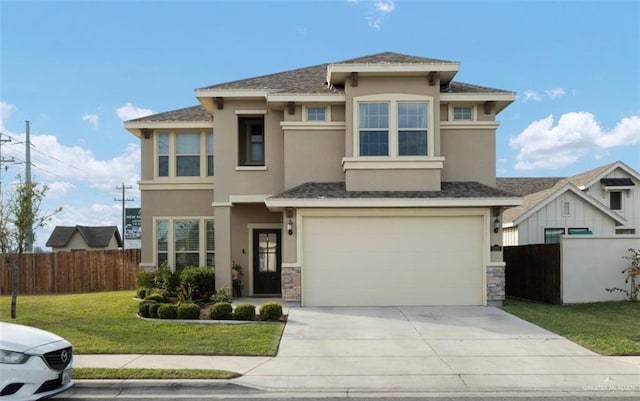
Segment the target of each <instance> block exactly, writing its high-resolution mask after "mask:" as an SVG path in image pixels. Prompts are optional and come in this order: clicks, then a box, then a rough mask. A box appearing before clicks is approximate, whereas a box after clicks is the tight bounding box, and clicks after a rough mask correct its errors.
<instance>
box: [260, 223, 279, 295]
mask: <svg viewBox="0 0 640 401" xmlns="http://www.w3.org/2000/svg"><path fill="white" fill-rule="evenodd" d="M280 233H281V231H280V230H276V229H268V230H253V293H254V294H255V295H266V294H270V295H276V294H280V293H281V291H282V290H281V287H280V273H281V269H280V265H281V256H280V235H281V234H280Z"/></svg>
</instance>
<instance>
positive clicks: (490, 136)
mask: <svg viewBox="0 0 640 401" xmlns="http://www.w3.org/2000/svg"><path fill="white" fill-rule="evenodd" d="M440 138H441V142H442V154H443V155H444V156H445V162H444V168H443V170H442V180H443V181H477V182H479V183H481V184H485V185H489V186H492V187H495V185H496V168H495V166H496V162H495V160H496V136H495V130H493V129H486V130H479V129H474V130H465V129H442V130H441V133H440Z"/></svg>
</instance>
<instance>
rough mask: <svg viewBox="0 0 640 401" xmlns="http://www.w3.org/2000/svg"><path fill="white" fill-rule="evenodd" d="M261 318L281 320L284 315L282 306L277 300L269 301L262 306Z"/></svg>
mask: <svg viewBox="0 0 640 401" xmlns="http://www.w3.org/2000/svg"><path fill="white" fill-rule="evenodd" d="M259 317H260V320H280V318H281V317H282V306H281V305H280V304H278V303H276V302H267V303H265V304H262V306H260V312H259Z"/></svg>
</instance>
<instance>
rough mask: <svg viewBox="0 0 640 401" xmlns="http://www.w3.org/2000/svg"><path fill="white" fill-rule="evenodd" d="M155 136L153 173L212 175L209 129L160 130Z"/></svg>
mask: <svg viewBox="0 0 640 401" xmlns="http://www.w3.org/2000/svg"><path fill="white" fill-rule="evenodd" d="M155 138H156V145H155V149H156V166H155V171H156V177H167V178H175V177H180V178H182V179H184V178H188V177H211V176H213V133H212V132H209V133H206V132H200V133H197V132H184V133H183V132H160V133H158V134H157V135H156V136H155Z"/></svg>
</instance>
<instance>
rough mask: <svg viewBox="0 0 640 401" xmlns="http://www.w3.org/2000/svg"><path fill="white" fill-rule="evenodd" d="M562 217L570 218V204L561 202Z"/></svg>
mask: <svg viewBox="0 0 640 401" xmlns="http://www.w3.org/2000/svg"><path fill="white" fill-rule="evenodd" d="M562 216H563V217H568V216H571V202H567V201H562Z"/></svg>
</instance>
